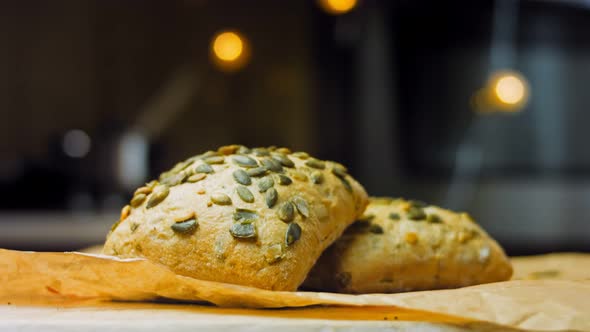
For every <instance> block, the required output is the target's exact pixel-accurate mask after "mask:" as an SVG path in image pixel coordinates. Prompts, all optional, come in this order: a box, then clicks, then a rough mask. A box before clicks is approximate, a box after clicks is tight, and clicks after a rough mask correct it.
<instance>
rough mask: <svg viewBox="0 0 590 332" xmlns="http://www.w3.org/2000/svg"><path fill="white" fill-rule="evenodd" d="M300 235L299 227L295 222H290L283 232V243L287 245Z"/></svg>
mask: <svg viewBox="0 0 590 332" xmlns="http://www.w3.org/2000/svg"><path fill="white" fill-rule="evenodd" d="M300 237H301V227H300V226H299V225H297V223H294V222H293V223H290V224H289V226H288V227H287V232H286V233H285V243H286V244H287V245H288V246H289V245H292V244H293V243H295V241H297V240H299V238H300Z"/></svg>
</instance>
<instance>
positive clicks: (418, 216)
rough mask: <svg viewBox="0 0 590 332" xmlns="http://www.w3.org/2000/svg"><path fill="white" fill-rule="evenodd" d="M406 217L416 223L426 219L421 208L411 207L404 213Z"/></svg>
mask: <svg viewBox="0 0 590 332" xmlns="http://www.w3.org/2000/svg"><path fill="white" fill-rule="evenodd" d="M406 217H408V219H411V220H416V221H418V220H424V219H426V213H425V212H424V210H422V208H419V207H415V206H411V207H410V208H409V209H408V212H406Z"/></svg>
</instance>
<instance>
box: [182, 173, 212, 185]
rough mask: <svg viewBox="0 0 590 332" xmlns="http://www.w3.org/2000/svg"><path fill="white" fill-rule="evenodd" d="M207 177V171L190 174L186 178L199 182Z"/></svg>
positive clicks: (192, 181)
mask: <svg viewBox="0 0 590 332" xmlns="http://www.w3.org/2000/svg"><path fill="white" fill-rule="evenodd" d="M206 177H207V174H205V173H197V174H193V175H191V176H189V177H188V179H186V181H187V182H191V183H194V182H199V181H201V180H203V179H204V178H206Z"/></svg>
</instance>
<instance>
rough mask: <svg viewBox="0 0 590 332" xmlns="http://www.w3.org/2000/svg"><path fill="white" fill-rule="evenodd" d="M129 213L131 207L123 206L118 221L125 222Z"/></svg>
mask: <svg viewBox="0 0 590 332" xmlns="http://www.w3.org/2000/svg"><path fill="white" fill-rule="evenodd" d="M130 213H131V206H129V205H125V206H124V207H123V208H122V209H121V217H120V218H119V220H125V219H126V218H127V217H128V216H129V214H130Z"/></svg>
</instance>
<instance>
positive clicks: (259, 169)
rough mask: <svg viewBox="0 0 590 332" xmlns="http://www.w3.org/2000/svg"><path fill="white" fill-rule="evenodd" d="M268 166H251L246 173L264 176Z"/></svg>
mask: <svg viewBox="0 0 590 332" xmlns="http://www.w3.org/2000/svg"><path fill="white" fill-rule="evenodd" d="M266 171H267V170H266V167H256V168H250V169H248V170H247V171H246V173H248V175H250V176H253V177H258V176H263V175H264V174H266Z"/></svg>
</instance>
